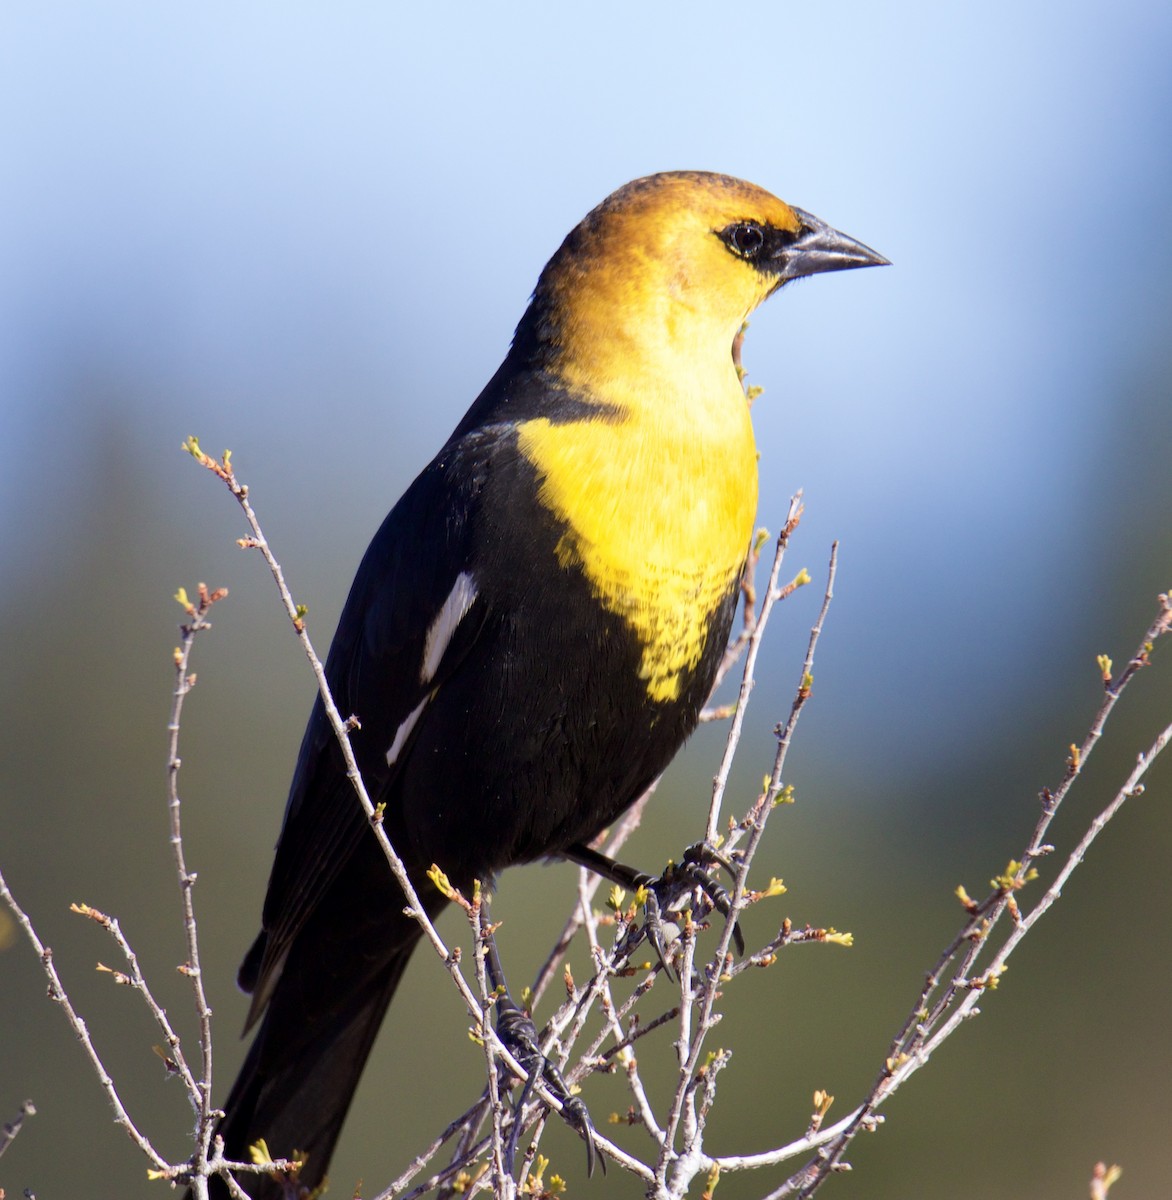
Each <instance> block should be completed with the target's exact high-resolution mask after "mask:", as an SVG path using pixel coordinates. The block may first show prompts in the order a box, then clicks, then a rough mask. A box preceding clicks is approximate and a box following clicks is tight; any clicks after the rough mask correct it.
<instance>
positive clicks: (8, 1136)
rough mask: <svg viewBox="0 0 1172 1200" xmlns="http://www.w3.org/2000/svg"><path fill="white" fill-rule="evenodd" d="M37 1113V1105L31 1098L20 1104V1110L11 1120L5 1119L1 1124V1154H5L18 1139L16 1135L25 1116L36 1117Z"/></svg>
mask: <svg viewBox="0 0 1172 1200" xmlns="http://www.w3.org/2000/svg"><path fill="white" fill-rule="evenodd" d="M36 1115H37V1106H36V1105H35V1104H34V1103H33V1102H32V1101H31V1100H26V1101H25V1102H24V1103H23V1104H22V1105H21V1106H20V1112H18V1113H17V1114H16V1116H15V1117H13V1118H12V1120H11V1121H5V1122H4V1125H3V1126H0V1154H3V1153H4V1151H5V1150H7V1149H8V1147H9V1146H11V1145H12V1143H13V1142H14V1141H15V1140H16V1135H17V1134H18V1133H19V1132H20V1131H21V1128H22V1126H23V1125H24V1119H25V1117H35V1116H36Z"/></svg>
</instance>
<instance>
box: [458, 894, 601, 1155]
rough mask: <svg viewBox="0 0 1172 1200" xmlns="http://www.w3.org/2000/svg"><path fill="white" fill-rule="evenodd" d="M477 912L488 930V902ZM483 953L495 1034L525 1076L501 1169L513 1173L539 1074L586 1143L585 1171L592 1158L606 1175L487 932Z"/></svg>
mask: <svg viewBox="0 0 1172 1200" xmlns="http://www.w3.org/2000/svg"><path fill="white" fill-rule="evenodd" d="M481 906H482V907H481V914H482V918H483V921H484V927H485V928H486V929H491V921H490V918H489V913H488V905H487V903H486V902H485V900H484V899H482V900H481ZM484 941H485V956H484V965H485V970H486V972H487V974H488V982H489V985H490V986H491V987H492V989H493V991H494V992H495V993H496V994H497V1001H496V1012H497V1017H496V1032H497V1037H499V1038H500V1040H501V1041H502V1043H504V1045H505V1047H506V1048H507V1049H508V1051H509V1053H510V1054H512V1056H513V1057H514V1058H515V1059H516V1060H517V1062H519V1063H520V1064H521V1066H523V1067H524V1068H525V1073H526V1075H528V1077H529V1078H528V1079H527V1080H526V1082H525V1086H524V1087H523V1088H522V1089H521V1095H520V1098H519V1099H518V1100H517V1103H516V1105H515V1106H514V1107H513V1129H512V1132H511V1133H510V1134H509V1141H508V1145H507V1146H506V1147H505V1164H504V1165H505V1170H506V1171H507V1172H508V1173H509V1174H510V1175H511V1174H512V1173H513V1162H514V1159H515V1157H516V1153H517V1143H518V1142H519V1141H520V1139H521V1114H522V1111H523V1110H524V1108H525V1105H526V1103H527V1102H528V1100H529V1098H530V1096H531V1095H532V1094H533V1088H534V1084H535V1082H536V1081H537V1079H538V1078H539V1077H540V1078H541V1079H543V1080H544V1081H545V1084H546V1086H547V1087H548V1088H549V1090H550V1091H551V1092H552V1093H553V1094H554V1095H555V1096H556V1097H557V1098H558V1100H559V1101H560V1102H561V1106H562V1116H563V1117H564V1118H565V1120H566V1123H567V1124H568V1125H570V1127H571V1128H573V1129H576V1130H577V1131H578V1133H579V1134H580V1135H581V1137H582V1140H583V1141H584V1142H585V1143H586V1174H587V1175H588V1176H590V1175H593V1174H594V1164H595V1161H600V1162H601V1163H602V1172H603V1174H604V1175H605V1174H606V1159H605V1158H601V1159H600V1158H599V1157H598V1155H597V1151H596V1147H595V1143H594V1126H593V1124H591V1121H590V1113H589V1112H588V1111H587V1109H586V1105H585V1104H584V1103H583V1102H582V1101H581V1100H580V1099H579V1098H578V1097H577V1096H574V1095H571V1093H570V1087H569V1085H568V1084H567V1083H566V1081H565V1079H564V1078H563V1077H562V1073H561V1071H559V1070H558V1068H557V1066H556V1065H555V1064H554V1063H552V1062H551V1061H550V1060H549V1059H548V1058H547V1057H546V1056H545V1054H544V1053H543V1052H542V1049H541V1039H540V1038H539V1037H538V1035H537V1027H536V1026H535V1025H534V1024H533V1019H532V1017H530V1016H529V1014H528V1013H527V1012H526V1011H525V1010H524V1009H523V1008H522V1007H521V1006H520V1005H519V1004H518V1003H517V1002H516V1001H515V1000H514V999H513V997H512V994H511V993H510V992H509V985H508V984H507V983H506V982H505V972H504V968H503V967H502V966H501V959H500V954H499V953H498V951H497V948H496V938H494V937H493V935H492V933H491V932H487V933H486V934H485V936H484Z"/></svg>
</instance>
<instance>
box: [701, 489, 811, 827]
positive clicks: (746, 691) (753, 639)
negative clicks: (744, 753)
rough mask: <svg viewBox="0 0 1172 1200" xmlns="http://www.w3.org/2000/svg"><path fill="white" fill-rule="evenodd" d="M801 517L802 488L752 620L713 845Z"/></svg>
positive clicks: (717, 785) (717, 782)
mask: <svg viewBox="0 0 1172 1200" xmlns="http://www.w3.org/2000/svg"><path fill="white" fill-rule="evenodd" d="M801 519H802V493H801V492H800V491H799V492H798V493H797V494H796V495H795V496H794V497H793V498H792V499H791V500H790V502H789V512H788V514H787V515H786V519H785V525H784V526H783V527H782V530H781V533H780V534H779V535H778V538H777V550H776V552H775V553H774V556H773V566H772V568H771V569H770V572H769V582H768V584H767V586H766V589H765V599H764V600H763V601H762V602H761V611H760V613H759V614H758V615H757V618H756V620H755V621H754V622H753V625H752V630H751V632H750V634H749V638H748V649H747V652H746V654H745V668H744V671H743V673H742V675H741V686H740V691H739V692H738V694H737V702H736V708H735V710H734V712H733V718H732V727H731V728H730V729H729V733H728V738H727V739H726V741H725V746H724V756H723V758H722V759H721V761H720V767H719V768H718V769H717V772H716V777H715V778H714V779H713V781H712V801H711V803H710V805H709V807H708V827H707V830H706V831H705V834H704V837H705V840H706V841H707V842H708V844H709V845H710V846H715V845H716V844H717V841H718V838H719V836H720V831H719V824H720V805H721V801H722V800H723V799H724V792H725V788H726V787H727V786H728V776H729V772H730V771H731V770H732V763H733V757H734V756H735V754H736V752H737V746H738V745H740V740H741V730H742V728H743V726H744V721H745V711H746V709H747V708H748V705H749V695H750V693H751V692H752V690H753V686H754V684H755V683H756V678H755V675H754V671H755V668H756V666H757V652H758V650H759V649H760V647H761V639H762V638H763V637H764V636H765V626H766V624H767V623H768V621H769V614H770V613H771V612H772V611H773V606H774V604H776V603H777V601H778V600H780V599H782V597H783V596H784V595H788V594H789V592H790V591H792V590H793V588H792V587H790V588H789V589H787V590H786V589H783V590H779V589H778V586H777V581H778V579H779V577H780V575H781V564H782V562H783V561H784V559H785V551H786V548H787V547H788V545H789V539H790V536H791V535H792V533H793V531H794V530H795V529H796V528H797V526H798V522H799V521H800V520H801ZM800 578H801V577H800V576H799V579H800ZM796 584H797V581H796V580H795V586H796ZM748 609H749V603H748V600H746V610H748Z"/></svg>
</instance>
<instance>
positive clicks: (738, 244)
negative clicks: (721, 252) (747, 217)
mask: <svg viewBox="0 0 1172 1200" xmlns="http://www.w3.org/2000/svg"><path fill="white" fill-rule="evenodd" d="M723 233H724V241H725V243H726V244H727V245H728V247H729V248H730V249H731V250H732V251H733V252H734V253H736V254H739V255H740V256H741V257H742V258H756V257H757V255H758V254H760V253H761V248H762V246H764V245H765V231H764V230H763V229H762V228H761V226H760V225H758V224H756V223H755V222H753V221H738V222H737V223H736V224H735V225H730V226H729V227H728V228H727V229H725V230H724V231H723Z"/></svg>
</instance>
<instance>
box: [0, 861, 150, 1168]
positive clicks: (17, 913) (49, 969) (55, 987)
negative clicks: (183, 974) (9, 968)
mask: <svg viewBox="0 0 1172 1200" xmlns="http://www.w3.org/2000/svg"><path fill="white" fill-rule="evenodd" d="M0 900H3V901H4V903H5V904H7V905H8V908H9V911H10V912H11V913H12V915H13V917H15V918H16V923H17V924H18V925H19V926H20V927H21V929H22V930H24V935H25V937H27V938H28V940H29V942H30V943H31V945H32V948H33V950H34V951H35V952H36V955H37V957H38V958H39V959H40V960H41V967H42V969H43V970H44V972H45V975H46V977H47V978H48V980H49V999H50V1000H54V1001H56V1002H57V1003H58V1004H59V1005H60V1006H61V1011H62V1012H63V1013H64V1014H65V1019H66V1020H67V1021H68V1022H69V1027H70V1028H71V1029H72V1030H73V1034H74V1037H76V1038H77V1040H78V1041H79V1042H80V1043H81V1047H82V1049H83V1050H84V1051H85V1055H86V1057H87V1058H88V1059H89V1060H90V1066H92V1067H93V1069H94V1073H95V1074H96V1075H97V1077H98V1083H99V1084H100V1085H101V1088H102V1091H103V1092H105V1094H106V1099H107V1101H108V1102H109V1104H110V1107H111V1108H112V1109H113V1110H114V1121H115V1124H117V1125H120V1126H121V1127H122V1129H123V1130H124V1131H125V1133H126V1135H127V1136H128V1137H129V1138H130V1140H131V1141H132V1142H133V1143H134V1144H135V1145H136V1146H137V1147H138V1148H139V1149H140V1150H141V1151H142V1152H143V1154H145V1155H146V1156H147V1158H148V1159H149V1160H150V1162H151V1163H152V1164H153V1165H154V1167H155V1169H156V1170H157V1171H159V1172H160V1174H164V1173H165V1174H168V1175H169V1174H170V1173H171V1171H172V1168H171V1165H170V1164H169V1163H168V1162H167V1161H166V1159H164V1158H163V1156H162V1155H161V1154H160V1153H159V1152H158V1151H157V1150H156V1149H155V1148H154V1146H153V1145H152V1144H151V1142H150V1139H149V1138H147V1136H146V1135H145V1134H144V1133H142V1131H141V1130H140V1129H139V1128H138V1126H137V1125H136V1124H135V1123H134V1122H133V1121H132V1120H131V1119H130V1114H129V1113H128V1112H127V1111H126V1108H125V1106H124V1105H123V1103H122V1098H121V1097H120V1096H119V1095H118V1089H117V1087H116V1086H115V1084H114V1080H113V1079H111V1078H110V1073H109V1072H108V1071H107V1070H106V1065H105V1063H103V1061H102V1058H101V1055H99V1054H98V1051H97V1048H96V1047H95V1046H94V1043H93V1040H92V1039H91V1038H90V1032H89V1029H88V1028H87V1026H86V1023H85V1021H83V1020H82V1018H81V1017H80V1016H78V1014H77V1011H76V1010H75V1009H74V1007H73V1004H72V1002H71V1001H70V999H69V996H68V994H67V993H66V991H65V987H64V985H63V984H62V983H61V978H60V976H59V975H58V974H57V967H56V966H55V964H54V962H53V951H52V950H50V949H49V947H48V946H46V945H45V944H44V943H43V942H42V941H41V939H40V938H39V937H38V936H37V931H36V930H35V929H34V928H33V923H32V921H31V920H30V919H29V916H28V914H27V913H26V912H25V911H24V909H23V908H21V906H20V905H19V904H18V903H17V901H16V897H15V896H14V895H13V894H12V892H11V891H10V890H9V888H8V884H7V883H6V882H5V880H4V876H3V874H0Z"/></svg>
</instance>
